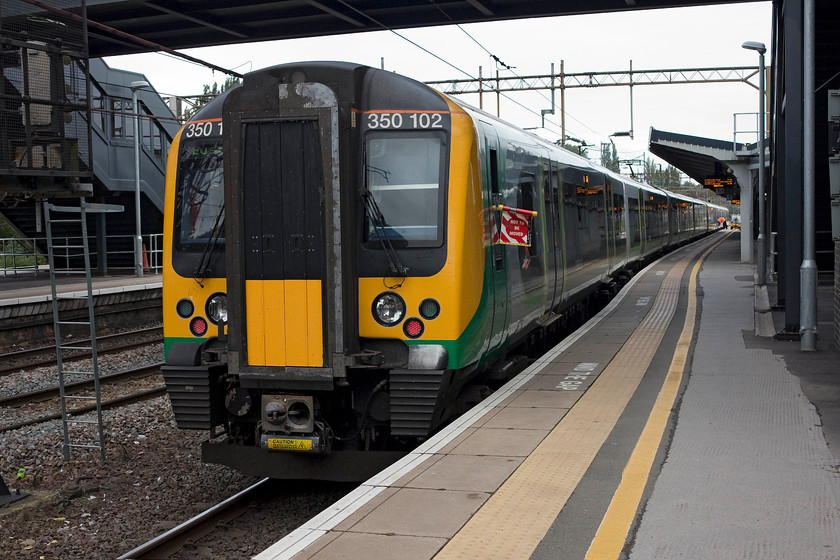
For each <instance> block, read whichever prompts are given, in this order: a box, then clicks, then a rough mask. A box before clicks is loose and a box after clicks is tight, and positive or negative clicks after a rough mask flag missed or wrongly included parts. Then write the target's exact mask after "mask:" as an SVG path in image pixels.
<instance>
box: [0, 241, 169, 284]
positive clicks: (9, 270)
mask: <svg viewBox="0 0 840 560" xmlns="http://www.w3.org/2000/svg"><path fill="white" fill-rule="evenodd" d="M96 241H97V239H96V236H95V235H89V236H88V244H89V246H90V247H91V248H94V247H96V245H95V244H96ZM81 244H82V243H81V237H80V236H74V237H54V238H53V254H54V256H55V263H56V265H55V266H56V269H57V270H56V272H62V273H66V274H76V273H81V274H83V273H84V264H83V261H82V264H81V265H79V264H78V263H79V259H83V258H84V253H83V251H82V250H81V249H79V248H78V247H79V246H80V245H81ZM133 244H134V236H133V235H109V236H107V237H106V247H133ZM46 246H47V240H46V238H44V237H40V238H34V237H29V238H0V270H2V272H3V276H14V275H18V274H35V275H38V274H47V273H48V272H49V267H48V266H47V254H46ZM39 247H42V248H44V250H43V251H41V250H40V249H39ZM143 247H144V250H143V269H144V272H145V273H148V274H160V273H161V272H162V270H163V234H161V233H157V234H151V235H144V236H143ZM97 251H98V249H92V250H91V252H90V259H91V267H92V269H94V270H96V269H97V266H98V263H100V262H106V261H101V260H100V258H99V253H98V252H97ZM117 255H127V256H128V258H127V259H123V260H126V261H127V262H130V263H132V264H131V265H129V266H111V265H105V267H104V268H106V270H105V271H103V270H98V273H99V274H103V273H108V274H133V273H134V265H133V262H134V249H133V248H130V249H124V250H123V249H116V250H110V249H109V250H108V252H107V256H108V257H109V258H113V257H114V256H117ZM99 268H102V267H99ZM94 274H97V272H95V273H94Z"/></svg>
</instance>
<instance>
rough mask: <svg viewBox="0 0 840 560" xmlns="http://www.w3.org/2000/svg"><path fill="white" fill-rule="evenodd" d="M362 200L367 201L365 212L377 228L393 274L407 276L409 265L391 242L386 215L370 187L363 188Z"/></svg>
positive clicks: (377, 233)
mask: <svg viewBox="0 0 840 560" xmlns="http://www.w3.org/2000/svg"><path fill="white" fill-rule="evenodd" d="M362 200H363V201H364V203H365V214H366V215H367V217H368V219H369V220H370V221H371V223H372V224H373V227H374V229H375V230H376V236H377V237H378V238H379V242H380V244H381V245H382V250H383V251H384V252H385V258H386V259H387V260H388V270H389V272H390V273H391V276H393V277H395V278H397V277H401V278H405V277H406V275H407V274H408V267H406V266H405V265H403V263H402V261H401V260H400V256H399V254H398V253H397V250H396V249H394V245H393V243H391V238H390V237H388V234H387V232H386V227H387V226H386V224H385V216H383V215H382V211H381V210H380V209H379V205H378V204H377V203H376V199H375V198H374V197H373V194H372V193H371V192H370V189H368V188H366V187H365V188H364V189H363V190H362Z"/></svg>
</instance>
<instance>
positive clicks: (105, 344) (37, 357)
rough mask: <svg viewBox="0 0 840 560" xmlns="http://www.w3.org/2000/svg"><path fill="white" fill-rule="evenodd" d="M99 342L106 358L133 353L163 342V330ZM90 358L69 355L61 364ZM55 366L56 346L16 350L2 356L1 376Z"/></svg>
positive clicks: (82, 354)
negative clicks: (130, 351)
mask: <svg viewBox="0 0 840 560" xmlns="http://www.w3.org/2000/svg"><path fill="white" fill-rule="evenodd" d="M137 337H144V339H143V340H136V338H137ZM145 337H148V338H145ZM125 339H129V340H130V342H128V343H123V342H121V341H123V340H125ZM132 339H134V340H132ZM96 342H97V345H98V347H97V355H99V356H103V355H107V354H115V353H118V352H123V351H125V350H130V349H132V348H139V347H141V346H146V345H149V344H155V343H160V342H163V327H160V326H156V327H149V328H144V329H137V330H133V331H127V332H122V333H115V334H110V335H104V336H99V337H97V338H96ZM89 343H90V339H85V340H78V341H75V344H89ZM99 345H102V346H99ZM50 353H51V355H50V356H49V357H47V356H46V355H47V354H50ZM90 357H91V353H90V352H84V351H83V352H67V353H66V354H65V355H64V356H63V357H62V361H63V362H64V363H69V362H74V361H78V360H84V359H89V358H90ZM54 364H55V344H52V345H49V346H39V347H37V348H27V349H23V350H16V351H14V352H7V353H4V354H0V377H2V376H6V375H11V374H14V373H16V372H18V371H20V370H21V369H23V368H35V367H43V366H50V365H54Z"/></svg>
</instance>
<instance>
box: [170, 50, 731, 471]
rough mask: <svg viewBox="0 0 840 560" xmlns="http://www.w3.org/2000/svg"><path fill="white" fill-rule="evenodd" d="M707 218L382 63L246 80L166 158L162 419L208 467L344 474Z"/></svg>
mask: <svg viewBox="0 0 840 560" xmlns="http://www.w3.org/2000/svg"><path fill="white" fill-rule="evenodd" d="M727 215H728V211H727V210H726V209H725V208H723V207H720V206H716V205H713V204H709V203H707V202H703V201H700V200H695V199H692V198H689V197H686V196H683V195H680V194H675V193H672V192H667V191H664V190H661V189H658V188H654V187H652V186H650V185H647V184H643V183H641V182H639V181H636V180H634V179H632V178H628V177H624V176H621V175H619V174H617V173H615V172H612V171H610V170H608V169H605V168H602V167H599V166H597V165H595V164H593V163H592V162H591V161H589V160H587V159H586V158H584V157H581V156H579V155H576V154H574V153H572V152H570V151H568V150H566V149H563V148H561V147H560V146H558V145H556V144H553V143H551V142H548V141H546V140H544V139H542V138H540V137H538V136H536V135H534V134H532V133H529V132H526V131H523V130H521V129H519V128H517V127H515V126H513V125H511V124H508V123H506V122H504V121H502V120H501V119H499V118H497V117H495V116H493V115H490V114H488V113H486V112H484V111H482V110H479V109H477V108H474V107H471V106H469V105H468V104H465V103H462V102H460V101H457V100H455V99H453V98H451V97H449V96H447V95H445V94H443V93H440V92H438V91H435V90H434V89H432V88H430V87H428V86H426V85H424V84H422V83H420V82H418V81H415V80H413V79H411V78H408V77H405V76H401V75H398V74H396V73H392V72H388V71H383V70H380V69H376V68H371V67H367V66H363V65H359V64H354V63H348V62H306V63H288V64H281V65H278V66H274V67H270V68H266V69H263V70H258V71H255V72H252V73H249V74H247V75H246V76H245V78H244V80H243V82H242V84H241V85H239V86H237V87H235V88H233V89H231V90H228V91H226V92H225V93H224V94H223V95H221V96H219V97H218V98H216V99H215V100H214V101H212V102H211V103H209V104H208V105H206V106H205V107H204V108H203V109H202V110H201V111H199V112H198V113H197V114H196V115H194V116H193V117H192V119H191V120H189V122H187V123H186V124H185V125H184V126H183V128H182V129H181V130H180V132H179V133H178V134H177V136H176V137H175V138H174V140H173V142H172V147H171V150H170V153H169V158H168V164H167V176H166V200H165V212H164V218H165V225H164V247H165V254H164V255H165V256H164V261H165V262H164V270H163V317H164V336H165V348H166V361H165V365H164V367H163V374H164V378H165V381H166V386H167V392H168V395H169V398H170V400H171V403H172V407H173V411H174V416H175V421H176V423H177V426H178V427H179V428H183V429H196V430H206V431H208V438H207V439H206V441H204V442H203V443H202V449H201V452H202V459H203V460H204V461H205V462H209V463H217V464H222V465H227V466H230V467H233V468H235V469H238V470H240V471H242V472H244V473H246V474H251V475H258V476H268V477H272V478H286V479H328V480H364V479H365V478H367V477H369V476H370V475H372V474H374V473H376V472H378V471H379V470H381V469H382V468H384V467H385V466H387V465H389V464H391V463H392V462H393V461H395V460H397V459H398V458H399V457H401V456H403V455H404V454H405V453H407V452H408V451H409V450H410V449H412V448H413V447H415V446H416V445H417V444H418V442H422V441H423V440H424V439H426V438H428V437H429V436H430V435H431V434H433V433H435V432H436V431H437V430H439V429H440V428H441V427H442V426H444V425H445V424H446V423H447V422H448V421H450V420H451V419H452V418H453V417H455V416H456V415H458V414H460V413H462V412H463V411H464V410H466V409H467V408H468V407H469V406H471V405H472V404H474V403H476V402H478V401H480V400H481V399H482V398H483V397H484V396H486V394H487V393H488V391H489V390H490V389H492V387H493V385H494V384H495V385H498V384H500V383H502V382H503V381H504V380H505V379H506V378H507V377H510V374H511V372H513V371H515V370H516V365H517V364H518V363H520V362H521V359H520V358H519V356H521V354H522V348H526V349H527V348H537V347H539V346H540V345H543V346H545V345H546V344H551V343H553V342H552V341H554V340H557V337H558V336H559V334H560V333H562V332H563V331H564V329H565V330H568V329H570V328H572V327H573V325H575V324H577V323H576V322H579V321H580V320H581V319H582V318H585V315H586V313H587V311H588V309H590V308H591V307H592V305H593V302H595V301H597V300H603V299H604V298H608V297H610V295H611V294H614V293H615V291H616V290H617V289H618V288H619V287H620V285H621V283H622V282H624V281H626V280H627V279H628V278H629V277H630V276H632V274H633V273H634V272H635V271H637V270H639V268H640V267H642V266H643V265H644V264H645V263H646V262H649V261H650V260H651V259H653V258H654V257H656V256H658V255H660V254H662V253H664V252H666V251H669V250H671V249H673V248H674V247H676V246H679V245H681V244H684V243H687V242H689V241H692V240H694V239H696V238H699V237H700V236H703V235H706V234H709V233H711V232H713V231H715V230H716V229H719V227H720V225H719V223H718V218H720V217H726V216H727Z"/></svg>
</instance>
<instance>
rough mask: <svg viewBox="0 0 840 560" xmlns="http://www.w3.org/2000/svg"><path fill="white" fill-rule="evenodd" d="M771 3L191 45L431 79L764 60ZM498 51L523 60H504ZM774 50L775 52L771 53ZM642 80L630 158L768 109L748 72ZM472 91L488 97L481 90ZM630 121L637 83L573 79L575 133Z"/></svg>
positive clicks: (234, 56)
mask: <svg viewBox="0 0 840 560" xmlns="http://www.w3.org/2000/svg"><path fill="white" fill-rule="evenodd" d="M771 13H772V7H771V4H770V2H750V3H742V4H732V5H728V6H709V7H696V8H671V9H667V10H638V11H633V12H622V13H615V14H604V15H588V16H565V17H558V18H542V19H530V20H516V21H505V22H497V23H485V24H471V25H463V26H461V27H462V28H461V29H459V28H458V27H457V26H446V27H435V28H424V29H410V30H402V31H399V33H400V34H401V35H403V36H404V37H406V38H408V39H410V40H411V41H413V42H414V43H416V44H417V45H420V46H421V47H423V49H426V50H428V51H430V52H431V53H434V55H436V56H433V55H432V54H429V53H427V52H425V51H424V50H423V49H421V48H419V47H418V46H416V45H414V44H412V43H411V42H409V41H407V40H406V39H404V38H402V37H400V36H398V35H396V34H394V33H392V32H390V31H379V32H373V33H360V34H355V35H342V36H336V37H324V38H315V39H297V40H288V41H275V42H265V43H252V44H247V45H231V46H225V47H209V48H202V49H190V50H187V51H184V52H186V53H188V54H190V55H192V56H194V57H197V58H200V59H202V60H206V61H208V62H211V63H213V64H215V65H217V66H221V67H223V68H229V69H234V70H236V71H237V72H240V73H246V72H248V71H251V70H257V69H259V68H264V67H267V66H273V65H275V64H281V63H284V62H292V61H303V60H346V61H351V62H358V63H362V64H367V65H370V66H375V67H380V65H381V63H382V62H381V61H382V58H383V57H384V65H385V68H386V69H387V70H392V71H395V72H398V73H400V74H404V75H406V76H410V77H412V78H415V79H417V80H421V81H431V80H445V79H453V78H467V77H469V76H467V75H465V74H464V73H463V72H461V71H459V70H462V71H464V72H467V73H469V74H470V75H471V76H473V77H475V76H478V68H479V66H481V67H483V75H484V76H487V75H495V72H496V69H497V68H498V69H499V70H501V71H502V75H508V76H511V75H514V74H515V75H518V76H526V75H533V74H548V73H549V71H550V69H551V63H552V62H553V63H554V64H555V71H556V72H559V71H560V61H561V60H563V61H565V71H566V72H567V73H578V72H590V71H593V72H597V71H621V70H628V69H629V66H630V61H631V60H632V61H633V69H634V70H653V69H679V68H712V67H725V66H757V65H758V55H757V53H755V52H754V51H746V50H744V49H742V48H741V43H743V42H744V41H760V42H763V43H765V44H766V45H767V48H768V55H769V50H770V47H771V42H770V39H771ZM465 31H466V33H465ZM468 34H469V35H468ZM488 52H489V53H492V54H493V55H495V56H496V57H498V59H499V60H501V61H502V62H504V63H505V64H507V65H509V66H512V67H514V69H513V70H504V69H503V68H502V67H499V66H498V65H497V64H496V62H495V61H494V60H493V59H491V57H490V54H488ZM438 57H439V58H438ZM440 59H443V60H445V61H446V62H443V61H442V60H440ZM106 61H107V62H108V64H109V65H110V66H111V67H113V68H119V69H124V70H132V71H136V72H141V73H143V74H145V75H146V77H147V79H148V80H149V82H150V83H151V84H152V85H153V86H154V87H155V89H157V90H158V91H159V92H160V93H161V94H163V95H182V96H186V95H196V94H199V93H201V92H202V89H203V85H204V84H212V83H213V82H219V83H221V82H223V81H224V79H225V75H223V74H221V73H219V72H216V73H213V72H211V71H210V70H208V69H205V68H203V67H200V66H196V65H194V64H191V63H189V62H186V61H182V60H180V59H173V58H172V57H170V56H167V55H162V54H155V53H152V54H143V55H131V56H121V57H110V58H107V59H106ZM766 62H767V64H768V65H769V64H770V62H771V61H770V59H769V56H768V57H767V61H766ZM447 63H448V64H447ZM753 83H756V84H757V81H755V79H754V80H753ZM633 90H634V91H633V129H634V133H635V134H634V137H635V138H634V139H633V140H631V139H630V138H626V137H619V138H615V140H614V141H615V143H616V146H617V147H618V150H619V155H620V157H621V158H624V159H631V158H635V157H639V156H641V155H642V154H643V153H644V152H646V150H647V143H648V139H649V128H650V127H654V128H657V129H659V130H665V131H669V132H678V133H681V134H690V135H694V136H703V137H710V138H716V139H720V140H732V138H733V114H735V113H755V112H756V111H757V110H758V92H757V90H756V89H754V88H752V87H750V86H748V85H745V84H740V83H734V84H692V85H673V86H672V85H653V86H651V85H648V86H637V87H635V88H633ZM508 95H509V96H510V97H511V99H512V100H508V99H505V98H503V99H502V103H501V116H502V118H503V119H506V120H508V121H510V122H512V123H514V124H516V125H518V126H520V127H523V128H531V127H539V126H540V124H541V119H540V110H541V109H548V108H550V105H551V104H550V97H549V93H548V92H542V93H538V92H520V93H511V94H508ZM463 99H464V100H465V101H467V102H468V103H471V104H473V105H475V106H478V98H477V96H463ZM559 102H560V96H559V93H558V95H557V111H556V114H555V115H554V116H551V115H548V116H547V119H546V128H545V129H538V130H534V132H535V133H537V134H540V135H541V136H544V137H545V138H547V139H549V140H551V141H554V140H557V139H559V138H560V130H561V127H560V118H559ZM519 104H521V105H524V106H525V107H526V108H527V109H525V108H523V107H521V106H519ZM484 108H485V110H489V111H491V112H495V108H496V105H495V97H494V96H489V95H487V96H485V100H484ZM753 118H754V117H753ZM742 119H743V120H742ZM739 123H741V124H740V125H739V128H742V129H746V130H754V129H755V124H754V123H755V121H754V120H752V121H751V120H749V117H741V118H740V119H739ZM629 129H630V92H629V88H627V87H600V88H591V89H590V88H586V89H567V90H566V130H567V134H568V135H571V136H573V137H576V138H580V139H582V140H584V141H586V142H587V143H588V144H591V145H594V146H595V148H594V149H592V151H591V153H590V156H593V155H595V154H597V153H598V149H599V148H598V147H599V146H600V143H601V142H606V141H608V140H609V138H608V137H609V135H610V134H612V133H614V132H617V131H628V130H629ZM738 140H739V141H749V142H753V141H755V137H754V136H753V137H752V138H749V137H747V136H746V135H744V136H741V135H739V137H738ZM648 155H649V154H648Z"/></svg>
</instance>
